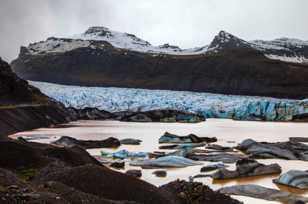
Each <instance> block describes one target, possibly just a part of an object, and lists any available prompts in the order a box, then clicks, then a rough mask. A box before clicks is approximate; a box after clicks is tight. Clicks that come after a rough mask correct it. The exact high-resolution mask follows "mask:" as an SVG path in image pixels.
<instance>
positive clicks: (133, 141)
mask: <svg viewBox="0 0 308 204" xmlns="http://www.w3.org/2000/svg"><path fill="white" fill-rule="evenodd" d="M141 142H142V140H138V139H132V138H127V139H123V140H120V143H121V144H123V145H140V143H141Z"/></svg>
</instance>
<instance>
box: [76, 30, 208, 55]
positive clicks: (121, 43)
mask: <svg viewBox="0 0 308 204" xmlns="http://www.w3.org/2000/svg"><path fill="white" fill-rule="evenodd" d="M70 38H72V39H81V40H95V41H107V42H109V43H110V44H111V45H112V46H114V47H116V48H121V49H127V50H133V51H138V52H146V53H163V54H172V55H192V54H201V53H204V52H206V50H207V49H206V47H202V48H192V49H181V48H179V47H178V46H174V45H169V44H164V45H160V46H153V45H151V44H150V43H149V42H148V41H145V40H142V39H141V38H138V37H136V36H135V35H133V34H129V33H121V32H117V31H113V30H110V29H109V28H106V27H90V28H89V29H88V30H87V31H86V32H85V33H83V34H78V35H73V36H71V37H70Z"/></svg>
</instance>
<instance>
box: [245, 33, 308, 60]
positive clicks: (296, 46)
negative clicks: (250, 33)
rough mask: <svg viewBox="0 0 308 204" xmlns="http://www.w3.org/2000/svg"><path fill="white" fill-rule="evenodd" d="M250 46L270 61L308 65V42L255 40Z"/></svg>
mask: <svg viewBox="0 0 308 204" xmlns="http://www.w3.org/2000/svg"><path fill="white" fill-rule="evenodd" d="M250 44H251V47H254V48H255V49H258V50H260V51H261V52H262V53H264V54H265V56H266V57H268V58H270V59H275V60H281V61H286V62H293V63H305V64H308V41H303V40H298V39H291V38H279V39H276V40H272V41H264V40H255V41H252V42H251V43H250Z"/></svg>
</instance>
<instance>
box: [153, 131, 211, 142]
mask: <svg viewBox="0 0 308 204" xmlns="http://www.w3.org/2000/svg"><path fill="white" fill-rule="evenodd" d="M202 142H206V143H211V142H217V138H215V137H213V138H209V137H198V136H197V135H194V134H189V135H187V136H177V135H174V134H171V133H169V132H165V133H164V135H163V136H161V137H160V138H159V143H175V144H178V143H202Z"/></svg>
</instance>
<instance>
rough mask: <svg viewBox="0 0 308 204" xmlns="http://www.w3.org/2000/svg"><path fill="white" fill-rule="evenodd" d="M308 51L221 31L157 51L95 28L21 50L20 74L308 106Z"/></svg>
mask: <svg viewBox="0 0 308 204" xmlns="http://www.w3.org/2000/svg"><path fill="white" fill-rule="evenodd" d="M307 45H308V43H307V42H306V41H300V40H295V39H286V38H281V39H278V40H273V41H250V42H248V41H245V40H243V39H240V38H238V37H236V36H234V35H232V34H230V33H227V32H225V31H221V32H219V33H218V34H217V36H215V38H214V39H213V41H212V42H211V43H210V45H206V46H202V47H199V48H192V49H181V48H179V47H177V46H174V45H169V44H164V45H161V46H153V45H151V44H150V43H149V42H147V41H145V40H142V39H140V38H138V37H136V36H135V35H132V34H127V33H120V32H116V31H112V30H110V29H108V28H105V27H91V28H89V29H88V30H87V31H86V32H85V33H83V34H80V35H74V36H71V37H69V38H55V37H52V38H48V39H47V40H46V41H41V42H38V43H33V44H30V45H29V46H28V47H21V51H20V54H19V57H18V58H17V59H16V60H14V61H13V62H12V64H11V65H12V67H13V69H14V71H15V72H16V73H17V74H18V75H19V76H21V77H23V78H25V79H27V80H33V81H45V82H52V83H60V84H66V85H81V86H105V87H111V86H112V87H127V88H145V89H166V90H180V91H182V90H186V91H198V92H213V93H222V94H236V95H258V96H271V97H281V98H296V99H302V98H308V80H307V79H308V64H307V59H308V53H307V51H308V46H307Z"/></svg>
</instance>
